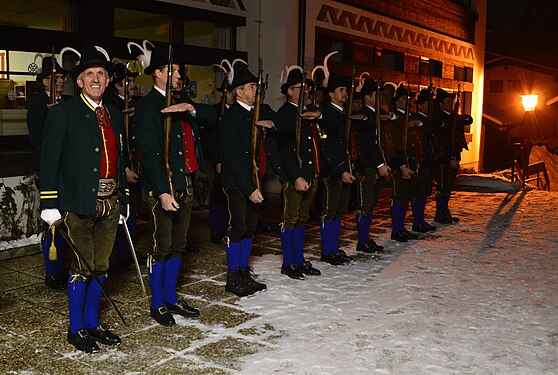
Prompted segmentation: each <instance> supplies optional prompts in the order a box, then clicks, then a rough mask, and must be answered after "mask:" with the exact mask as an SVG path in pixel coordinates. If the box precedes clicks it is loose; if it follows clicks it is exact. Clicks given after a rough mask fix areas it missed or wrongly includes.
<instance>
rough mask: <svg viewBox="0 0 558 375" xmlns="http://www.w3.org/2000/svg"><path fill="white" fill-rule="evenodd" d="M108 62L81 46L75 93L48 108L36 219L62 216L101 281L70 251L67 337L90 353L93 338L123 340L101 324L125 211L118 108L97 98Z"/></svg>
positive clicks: (110, 342)
mask: <svg viewBox="0 0 558 375" xmlns="http://www.w3.org/2000/svg"><path fill="white" fill-rule="evenodd" d="M111 72H112V63H111V62H110V61H109V60H108V58H107V57H105V55H103V53H101V52H99V51H98V50H97V49H96V48H95V47H94V46H86V47H84V48H83V50H82V51H81V58H80V63H79V64H78V65H77V66H75V67H74V68H73V69H72V70H71V72H70V76H71V77H72V78H73V79H74V80H75V81H76V83H77V84H78V86H79V87H80V89H81V94H80V95H79V97H76V98H73V99H70V100H67V101H64V102H63V103H60V104H58V105H56V106H53V107H52V109H51V110H50V112H49V114H48V117H47V121H46V124H45V130H44V139H43V145H42V153H41V176H40V181H41V209H42V211H41V218H42V219H43V220H44V221H45V222H46V223H47V224H48V225H52V224H53V223H55V222H58V221H59V220H63V221H64V223H65V225H66V227H67V228H68V234H69V237H70V238H71V240H72V242H73V244H74V245H75V247H76V249H77V250H78V251H79V252H80V254H81V255H82V256H83V259H85V260H86V261H87V263H88V264H89V266H90V267H91V269H92V271H93V272H94V273H95V275H96V276H97V278H98V280H99V281H100V283H97V282H96V281H95V280H93V278H92V275H91V274H90V271H89V270H88V269H87V268H86V266H84V263H83V262H82V261H81V259H80V258H78V257H77V255H76V254H74V257H73V262H72V266H71V272H70V273H71V275H70V279H69V282H68V307H69V313H70V326H69V329H68V335H67V340H68V342H69V343H70V344H72V345H74V346H75V347H76V349H78V350H81V351H84V352H87V353H93V352H97V351H98V350H99V347H98V345H97V342H100V343H103V344H106V345H118V344H120V338H119V337H118V336H117V335H115V334H114V333H112V332H111V331H110V330H109V329H108V327H107V326H106V325H105V324H101V323H100V322H99V304H100V300H101V294H102V291H101V284H102V283H103V282H104V280H105V276H106V273H107V271H108V267H109V257H110V253H111V251H112V245H113V243H114V238H115V236H116V228H117V226H118V221H119V219H123V218H125V216H126V212H127V205H126V197H125V188H126V175H125V172H124V168H123V160H126V159H125V158H124V156H123V155H122V137H123V126H122V114H121V113H120V111H118V110H117V109H116V108H115V107H113V106H111V105H109V104H105V103H103V101H102V96H103V93H104V91H105V89H106V87H107V86H108V83H109V77H110V74H111Z"/></svg>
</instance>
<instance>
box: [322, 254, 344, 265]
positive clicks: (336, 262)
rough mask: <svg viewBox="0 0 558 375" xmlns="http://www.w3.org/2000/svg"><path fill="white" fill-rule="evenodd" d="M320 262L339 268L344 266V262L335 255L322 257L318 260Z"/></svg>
mask: <svg viewBox="0 0 558 375" xmlns="http://www.w3.org/2000/svg"><path fill="white" fill-rule="evenodd" d="M320 260H321V261H322V262H326V263H329V264H331V265H332V266H340V265H343V264H345V262H344V261H343V260H342V259H341V258H340V257H339V255H338V254H337V253H333V254H329V255H322V257H321V258H320Z"/></svg>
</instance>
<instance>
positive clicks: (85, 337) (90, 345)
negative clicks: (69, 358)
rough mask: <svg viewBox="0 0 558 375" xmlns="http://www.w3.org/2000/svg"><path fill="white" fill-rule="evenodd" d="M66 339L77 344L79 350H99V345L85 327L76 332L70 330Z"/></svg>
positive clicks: (89, 351)
mask: <svg viewBox="0 0 558 375" xmlns="http://www.w3.org/2000/svg"><path fill="white" fill-rule="evenodd" d="M66 340H67V341H68V342H69V343H70V344H72V345H73V346H75V348H76V349H77V350H81V351H82V352H85V353H97V352H98V351H99V346H98V345H97V343H96V342H95V340H94V339H93V337H91V336H90V335H89V333H88V332H87V330H86V329H84V328H82V329H80V330H79V331H77V332H76V333H70V331H68V335H67V336H66Z"/></svg>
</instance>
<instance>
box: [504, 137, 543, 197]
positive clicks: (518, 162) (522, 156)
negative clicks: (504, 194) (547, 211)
mask: <svg viewBox="0 0 558 375" xmlns="http://www.w3.org/2000/svg"><path fill="white" fill-rule="evenodd" d="M513 150H514V152H513V164H514V169H515V170H516V172H517V178H518V179H519V180H521V181H522V183H523V187H525V183H527V182H533V181H536V183H537V189H543V190H547V191H548V190H550V179H549V178H548V173H547V171H546V165H545V164H544V161H537V162H535V163H529V153H530V151H531V150H530V147H529V146H524V145H521V143H515V144H514V147H513ZM541 174H542V176H541ZM515 177H516V173H515V172H514V171H513V169H512V182H513V181H514V179H515Z"/></svg>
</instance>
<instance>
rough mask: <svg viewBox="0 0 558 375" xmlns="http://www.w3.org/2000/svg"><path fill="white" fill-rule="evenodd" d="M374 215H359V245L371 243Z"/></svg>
mask: <svg viewBox="0 0 558 375" xmlns="http://www.w3.org/2000/svg"><path fill="white" fill-rule="evenodd" d="M371 223H372V215H357V229H358V243H359V244H360V245H364V244H365V243H367V242H368V241H370V224H371Z"/></svg>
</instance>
